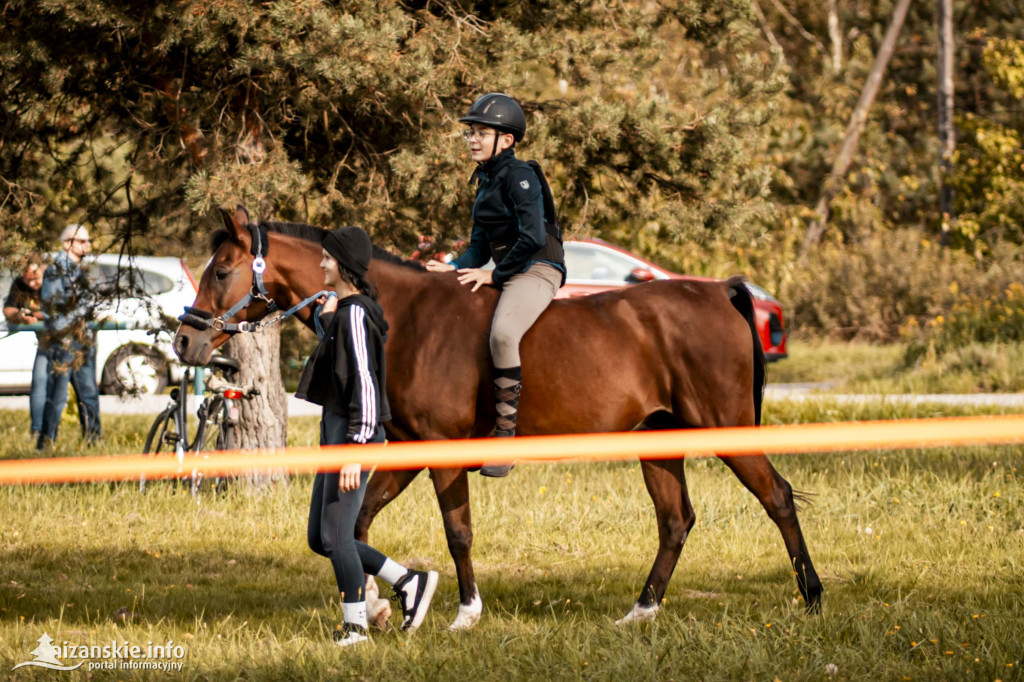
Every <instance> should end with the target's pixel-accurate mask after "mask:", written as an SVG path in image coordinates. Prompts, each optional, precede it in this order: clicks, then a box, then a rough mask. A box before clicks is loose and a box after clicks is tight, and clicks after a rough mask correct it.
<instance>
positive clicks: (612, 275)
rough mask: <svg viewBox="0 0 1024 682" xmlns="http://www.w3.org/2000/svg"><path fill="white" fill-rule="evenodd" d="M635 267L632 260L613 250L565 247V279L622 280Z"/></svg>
mask: <svg viewBox="0 0 1024 682" xmlns="http://www.w3.org/2000/svg"><path fill="white" fill-rule="evenodd" d="M636 267H638V265H637V264H636V263H634V262H633V261H632V260H630V259H628V258H625V257H623V256H621V255H619V254H617V253H614V252H610V251H605V250H598V249H592V248H589V247H587V246H575V245H574V246H572V247H568V246H567V247H566V249H565V268H566V271H567V279H578V280H579V279H582V280H586V279H592V280H605V281H609V280H610V281H615V282H623V281H625V280H626V277H627V276H628V275H629V273H630V272H631V271H632V270H633V269H634V268H636Z"/></svg>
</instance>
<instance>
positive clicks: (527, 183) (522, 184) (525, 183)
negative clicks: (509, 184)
mask: <svg viewBox="0 0 1024 682" xmlns="http://www.w3.org/2000/svg"><path fill="white" fill-rule="evenodd" d="M519 186H520V187H522V188H523V189H530V181H529V180H523V181H522V182H520V183H519Z"/></svg>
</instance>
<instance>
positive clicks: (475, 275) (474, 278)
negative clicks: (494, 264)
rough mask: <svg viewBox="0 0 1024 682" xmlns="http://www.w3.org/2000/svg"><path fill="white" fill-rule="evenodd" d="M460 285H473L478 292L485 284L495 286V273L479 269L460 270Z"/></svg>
mask: <svg viewBox="0 0 1024 682" xmlns="http://www.w3.org/2000/svg"><path fill="white" fill-rule="evenodd" d="M459 284H472V285H473V291H476V290H477V289H479V288H480V287H482V286H484V285H485V284H494V271H493V270H481V269H479V268H467V269H465V270H459Z"/></svg>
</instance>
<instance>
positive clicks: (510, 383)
mask: <svg viewBox="0 0 1024 682" xmlns="http://www.w3.org/2000/svg"><path fill="white" fill-rule="evenodd" d="M522 388H523V370H522V367H510V368H508V369H498V368H495V369H494V402H495V407H496V408H497V411H498V421H497V424H496V425H495V428H494V437H495V438H511V437H512V436H515V435H516V417H517V415H518V413H519V393H520V391H521V390H522ZM514 466H515V463H514V462H509V463H507V464H505V463H502V464H494V463H491V464H488V463H484V465H483V466H482V467H480V473H481V474H483V475H484V476H491V477H493V478H501V477H502V476H508V472H510V471H512V467H514Z"/></svg>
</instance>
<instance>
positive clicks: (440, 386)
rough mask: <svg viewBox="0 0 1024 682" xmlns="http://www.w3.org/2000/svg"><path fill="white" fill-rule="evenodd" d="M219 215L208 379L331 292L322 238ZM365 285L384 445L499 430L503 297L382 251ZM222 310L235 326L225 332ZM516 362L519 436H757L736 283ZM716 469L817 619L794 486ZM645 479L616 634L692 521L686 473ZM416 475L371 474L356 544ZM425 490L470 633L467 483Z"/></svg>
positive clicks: (618, 320)
mask: <svg viewBox="0 0 1024 682" xmlns="http://www.w3.org/2000/svg"><path fill="white" fill-rule="evenodd" d="M221 213H222V216H223V218H224V224H225V226H226V228H227V229H226V231H223V230H222V231H219V232H218V233H217V234H215V235H214V239H213V245H214V249H215V252H214V254H213V257H212V259H211V260H210V263H209V265H208V266H207V267H206V271H205V272H204V273H203V276H202V280H201V282H200V285H199V293H198V295H197V297H196V301H195V304H194V306H195V309H193V310H192V311H191V312H192V313H193V315H192V316H191V318H190V317H189V316H185V320H186V323H185V324H182V325H181V327H180V329H179V330H178V333H177V336H176V337H175V340H174V347H175V350H176V351H177V353H178V355H179V356H180V357H181V359H182V360H183V361H184V362H186V363H189V364H193V365H203V364H206V363H207V362H208V361H209V359H210V355H211V353H212V352H213V350H214V349H215V348H217V347H218V346H220V345H221V344H223V343H224V342H225V341H227V340H228V339H229V338H230V333H231V332H232V331H245V325H244V324H243V325H241V329H238V325H237V324H231V323H230V322H229V320H228V319H227V318H233V319H235V320H248V321H254V320H259V319H260V318H262V317H263V316H265V315H266V314H267V311H268V301H273V302H274V305H276V307H277V308H279V309H285V308H288V307H290V306H293V305H295V304H296V303H298V302H299V301H301V300H302V299H303V298H304V297H307V296H310V295H312V294H314V293H315V292H317V291H318V290H320V289H322V288H323V276H322V273H321V271H320V270H319V268H317V263H318V262H319V259H320V253H321V247H320V240H321V238H322V236H323V235H324V234H325V232H324V230H321V229H319V228H315V227H311V226H308V225H298V224H293V223H260V224H259V225H253V224H251V223H250V221H249V216H248V214H247V213H246V212H245V210H244V209H242V208H241V207H239V208H238V209H237V210H236V211H235V212H234V213H231V212H229V211H226V210H222V211H221ZM254 237H255V239H254ZM254 254H255V255H256V260H259V259H260V257H261V256H265V262H266V268H265V271H264V272H262V273H260V276H259V277H256V276H255V275H254V270H256V269H260V268H258V267H257V268H253V263H254ZM367 279H368V280H369V281H370V282H372V283H373V284H374V285H375V286H376V287H377V289H378V291H379V300H380V303H381V305H382V306H383V308H384V311H385V314H386V316H387V319H388V322H389V323H390V325H391V328H390V331H389V333H388V340H387V344H386V353H387V367H388V375H387V392H388V399H389V401H390V403H391V413H392V415H393V420H392V421H391V422H390V424H388V431H389V433H390V435H391V437H392V438H395V439H400V440H437V439H455V438H470V437H481V436H486V435H488V434H489V433H490V432H491V430H492V429H493V428H494V421H495V413H494V400H493V393H492V392H493V388H492V383H491V360H490V351H489V348H488V329H489V326H490V322H491V316H492V314H493V311H494V306H495V304H496V301H497V299H498V292H497V291H495V290H494V289H490V288H485V289H484V290H481V291H478V292H477V293H471V292H470V290H469V288H468V287H464V286H461V285H460V284H459V283H458V282H457V281H456V277H455V275H454V274H453V273H429V272H426V271H425V270H424V269H423V268H422V267H421V266H419V264H416V263H410V262H404V261H402V260H400V259H399V258H397V257H395V256H392V255H390V254H387V253H385V252H383V251H381V250H379V249H376V248H375V249H374V258H373V259H372V261H371V264H370V268H369V272H368V273H367ZM242 305H244V307H240V306H242ZM269 307H274V306H273V305H272V306H269ZM225 311H226V312H230V313H231V315H228V316H227V318H223V319H222V318H221V316H223V315H224V313H225ZM238 311H240V312H238ZM236 312H238V314H237V315H236V314H235V313H236ZM311 315H312V313H311V312H310V311H309V310H308V309H306V310H303V311H301V312H300V313H299V317H300V319H302V321H303V322H304V323H305V324H307V325H309V326H312V323H313V320H312V319H311ZM190 319H191V321H192V324H194V325H195V326H191V324H190V323H189V320H190ZM225 323H227V324H228V328H227V329H225V328H224V324H225ZM521 353H522V356H523V386H524V387H525V388H524V392H523V396H522V402H521V404H520V412H519V433H521V434H522V435H536V434H558V433H561V434H564V433H588V432H611V431H628V430H631V429H635V428H638V427H643V428H649V429H668V428H709V427H718V426H749V425H755V424H758V423H759V422H760V413H761V400H762V394H763V390H764V356H763V353H762V351H761V346H760V343H759V341H758V337H757V333H756V331H755V329H754V325H753V305H752V301H751V298H750V294H749V293H748V292H747V289H746V287H744V286H743V285H742V281H741V280H740V279H739V278H734V279H731V280H729V281H728V282H695V281H679V280H676V281H659V282H652V283H648V284H642V285H637V286H633V287H626V288H624V289H622V290H620V291H615V292H609V293H604V294H596V295H593V296H587V297H583V298H574V299H570V300H565V301H555V302H554V303H552V305H551V307H550V308H548V310H547V311H546V312H545V313H544V314H543V315H542V316H541V317H540V319H539V320H538V321H537V323H536V324H535V325H534V327H533V328H532V329H531V330H530V332H529V333H528V334H527V335H526V337H525V338H524V339H523V344H522V349H521ZM723 461H724V462H725V464H726V466H728V467H729V468H730V469H731V470H732V471H733V473H735V474H736V476H737V477H738V478H739V479H740V481H741V482H742V483H743V484H744V485H745V486H746V487H747V489H749V490H750V491H751V492H752V493H753V494H754V495H755V496H756V497H757V499H758V501H760V503H761V504H762V505H763V506H764V508H765V510H766V511H767V512H768V516H769V517H770V518H771V519H772V521H774V522H775V524H776V525H777V526H778V528H779V530H780V531H781V533H782V538H783V541H784V542H785V545H786V551H787V552H788V556H789V558H790V561H791V562H792V564H793V567H794V569H795V572H796V578H797V585H798V587H799V589H800V592H801V594H802V595H803V597H804V600H805V603H806V606H807V608H808V609H810V610H811V611H817V610H818V609H820V604H821V593H822V587H821V582H820V580H819V579H818V575H817V573H816V572H815V570H814V567H813V566H812V564H811V558H810V555H809V554H808V551H807V546H806V544H805V543H804V537H803V533H802V532H801V530H800V524H799V522H798V520H797V511H796V507H795V505H794V499H793V498H794V495H793V490H792V488H791V487H790V485H789V483H787V482H786V480H785V479H783V478H782V477H781V476H780V475H779V474H778V472H776V471H775V469H774V467H772V465H771V463H770V462H769V461H768V459H767V458H766V457H765V456H764V455H751V456H745V457H728V458H723ZM641 469H642V470H643V477H644V482H645V484H646V486H647V490H648V492H649V493H650V495H651V499H652V501H653V502H654V511H655V514H656V515H657V521H658V552H657V556H656V558H655V560H654V565H653V567H652V568H651V572H650V575H649V576H648V578H647V582H646V583H645V584H644V588H643V591H642V592H641V594H640V597H639V599H638V600H637V602H636V604H635V605H634V606H633V608H632V610H631V611H630V612H629V614H627V616H626V617H625V618H623V619H622V621H620V622H626V621H632V620H646V619H649V618H653V617H654V616H655V614H656V613H657V610H658V605H659V604H660V603H661V600H662V597H663V596H664V594H665V589H666V587H667V585H668V581H669V579H670V577H671V576H672V571H673V570H674V569H675V566H676V563H677V561H678V559H679V555H680V553H681V551H682V548H683V543H684V542H685V541H686V537H687V535H688V533H689V532H690V529H691V528H692V527H693V524H694V520H695V516H694V511H693V507H692V506H691V504H690V498H689V493H688V491H687V488H686V481H685V478H684V472H683V460H682V459H669V460H663V461H643V462H641ZM418 473H419V470H415V471H377V472H375V473H374V475H373V476H372V477H371V479H370V482H369V484H368V488H367V491H366V497H365V501H364V502H363V508H362V510H361V512H360V517H359V521H358V525H357V529H356V533H357V536H358V537H359V538H360V539H361V540H365V539H366V537H367V533H368V530H369V526H370V524H371V522H372V521H373V518H374V517H375V516H376V514H377V513H378V512H379V511H380V510H381V509H382V508H383V507H384V506H385V505H386V504H387V503H388V502H390V501H391V500H393V499H394V498H395V497H397V496H398V495H399V494H400V493H401V492H402V491H403V490H404V489H405V488H406V486H408V485H409V483H410V482H411V481H412V480H413V479H414V478H415V477H416V475H417V474H418ZM431 478H432V479H433V483H434V489H435V491H436V493H437V499H438V502H439V504H440V507H441V514H442V516H443V519H444V528H445V534H446V536H447V540H448V548H449V551H450V552H451V555H452V558H453V559H454V561H455V570H456V574H457V576H458V581H459V594H460V606H459V614H458V617H457V618H456V620H455V622H454V623H453V624H452V627H453V628H465V627H471V626H472V625H474V624H475V623H476V621H477V620H478V619H479V616H480V613H481V610H482V602H481V600H480V597H479V592H478V590H477V585H476V580H475V577H474V575H473V564H472V561H471V560H470V547H471V545H472V540H473V533H472V527H471V523H470V509H469V483H468V478H467V473H466V470H464V469H431Z"/></svg>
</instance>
